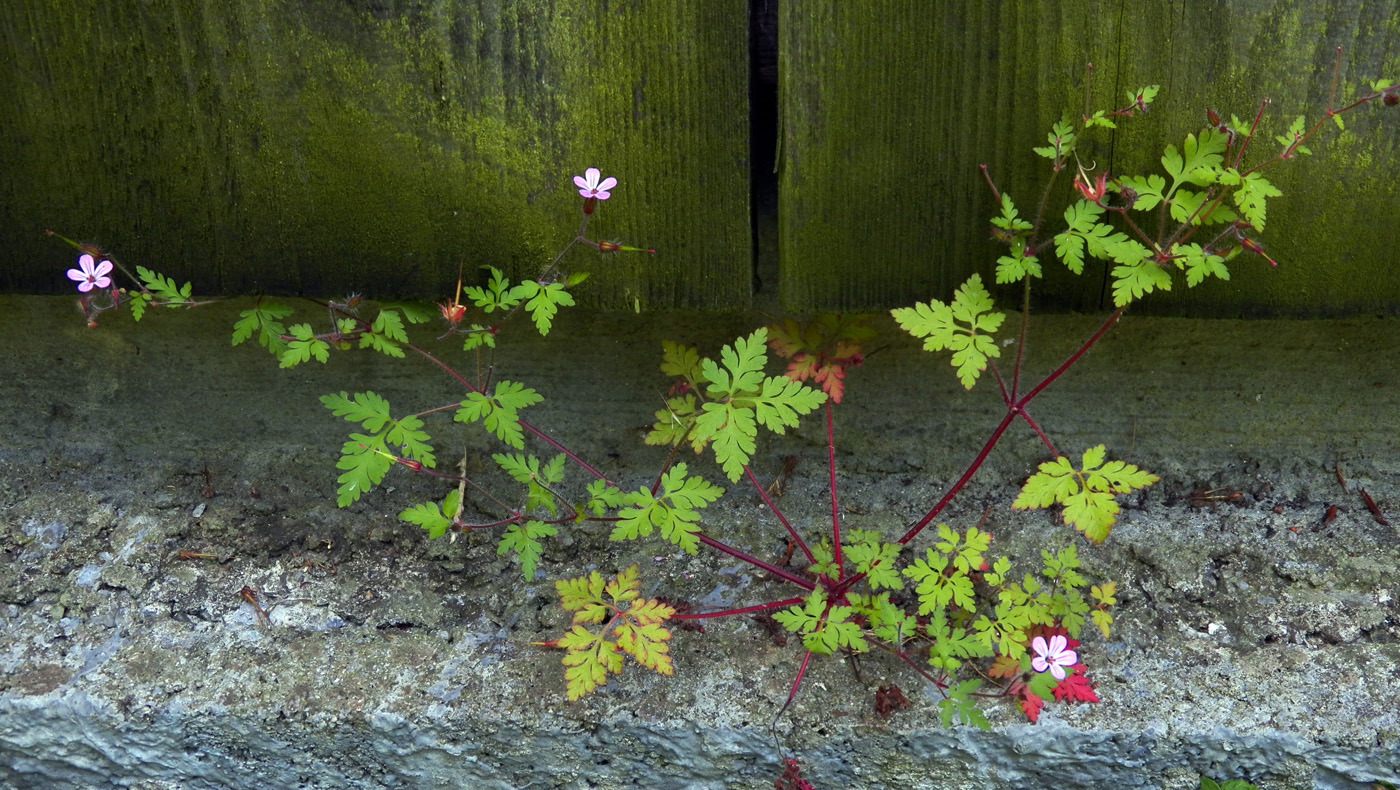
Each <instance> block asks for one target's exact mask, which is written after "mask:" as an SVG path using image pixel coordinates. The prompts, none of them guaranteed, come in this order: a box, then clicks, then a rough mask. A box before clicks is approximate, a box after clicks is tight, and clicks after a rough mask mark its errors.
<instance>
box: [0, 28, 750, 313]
mask: <svg viewBox="0 0 1400 790" xmlns="http://www.w3.org/2000/svg"><path fill="white" fill-rule="evenodd" d="M80 6H81V7H80ZM746 24H747V6H746V4H745V3H744V2H743V1H742V0H706V2H704V3H682V4H677V3H673V2H667V1H665V0H638V1H636V2H623V1H621V0H607V1H601V0H426V1H425V2H412V3H410V2H389V1H384V2H364V1H359V2H336V3H328V2H319V1H317V0H234V1H233V2H229V3H213V4H210V3H202V4H195V3H188V2H183V0H151V1H150V2H137V1H136V0H114V2H102V3H84V4H76V5H75V4H73V3H70V2H60V0H34V2H27V3H23V4H21V7H20V8H19V9H17V10H15V11H14V12H11V13H6V14H4V15H0V99H4V102H3V103H4V105H5V106H6V108H7V110H6V112H5V113H3V114H0V227H3V228H4V231H3V238H0V243H3V248H4V249H3V254H4V257H5V259H6V263H5V266H4V267H3V269H0V287H4V288H5V289H8V290H30V291H57V290H67V288H69V287H70V284H69V283H67V282H66V280H64V278H63V269H64V268H66V267H67V266H70V265H71V256H70V255H69V252H70V251H69V250H67V249H65V248H63V247H62V246H61V245H55V244H54V243H53V242H52V241H49V240H45V239H44V238H43V236H42V232H43V230H44V229H45V228H51V229H53V230H55V231H58V232H60V233H63V234H65V235H68V236H71V237H75V238H80V239H83V240H86V241H90V242H93V243H97V244H100V245H102V246H103V247H104V248H106V249H110V250H111V251H112V252H114V253H116V254H117V255H119V256H121V257H122V260H124V261H125V262H127V263H129V264H133V265H134V264H142V265H146V266H149V267H151V268H154V269H157V270H161V271H165V272H167V273H168V274H170V275H172V276H174V277H176V278H179V279H182V280H183V279H186V278H192V279H194V280H195V283H196V288H197V290H198V291H199V292H202V293H217V292H227V293H240V292H248V291H271V292H293V293H305V294H314V295H321V296H335V295H339V294H343V293H344V292H345V291H348V290H360V291H365V292H368V293H369V294H371V295H373V296H379V295H386V294H396V295H409V296H417V297H427V298H433V297H436V298H443V297H444V296H445V295H450V289H451V287H452V286H453V285H455V282H456V278H457V271H458V267H459V265H464V266H465V267H466V271H467V277H468V280H469V281H471V280H472V279H473V278H478V277H479V276H480V274H481V273H480V270H479V268H478V267H480V266H484V265H493V266H497V267H499V268H502V269H505V270H506V271H508V272H509V273H510V274H511V275H512V276H514V277H517V278H522V277H532V276H535V275H536V274H538V272H539V271H540V270H541V269H542V268H543V267H544V266H545V265H546V264H547V263H548V262H549V260H550V259H551V258H552V256H553V255H554V253H556V252H557V251H558V250H560V249H561V248H562V247H563V246H564V245H565V244H566V243H567V242H568V241H569V239H570V238H572V237H573V235H574V233H575V232H576V231H577V228H578V224H579V219H580V218H581V215H580V212H579V206H580V202H581V201H580V199H579V197H578V194H577V191H576V190H575V189H574V187H573V185H572V182H571V178H572V176H574V175H576V174H579V173H581V172H582V171H583V170H584V168H586V167H589V166H596V167H599V168H601V169H603V170H604V172H605V174H606V175H612V176H615V177H617V178H618V179H619V180H620V185H619V187H618V189H617V190H616V191H615V192H614V198H613V199H612V200H610V201H609V202H607V203H606V204H604V205H602V206H601V207H600V208H599V211H598V214H597V215H595V217H594V218H593V220H592V222H591V224H590V228H589V237H590V238H592V239H595V240H597V239H599V238H602V239H609V240H621V241H623V242H624V243H631V244H638V245H639V246H646V247H656V248H657V249H658V251H659V252H658V255H657V256H655V257H654V258H652V257H651V256H645V255H643V256H633V257H628V256H626V255H618V256H612V257H607V258H604V259H602V260H599V257H598V255H597V254H596V252H594V253H593V254H592V255H589V254H587V251H586V250H583V249H580V250H575V251H573V252H571V253H570V256H571V257H569V258H568V259H566V260H565V263H564V266H565V267H566V268H567V269H570V270H585V271H591V272H593V278H592V279H590V280H589V281H588V282H587V283H585V284H584V285H583V286H581V287H580V288H579V289H578V294H579V297H580V300H581V301H582V302H584V303H587V304H593V305H597V306H612V307H622V306H624V305H625V306H626V307H628V308H629V309H630V308H631V307H633V305H634V304H638V303H640V304H642V305H646V306H652V307H670V306H681V307H708V308H713V307H733V306H742V305H744V304H747V300H748V296H749V291H750V283H751V277H752V272H751V263H750V257H751V256H750V249H751V242H750V230H749V213H748V195H749V191H748V151H747V141H748V123H747V117H746V102H747V79H748V77H747V73H748V54H747V48H746V45H745V41H746Z"/></svg>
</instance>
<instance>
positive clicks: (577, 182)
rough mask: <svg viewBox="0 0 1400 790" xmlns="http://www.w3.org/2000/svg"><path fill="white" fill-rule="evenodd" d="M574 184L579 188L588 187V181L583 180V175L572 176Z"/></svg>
mask: <svg viewBox="0 0 1400 790" xmlns="http://www.w3.org/2000/svg"><path fill="white" fill-rule="evenodd" d="M574 186H576V187H578V188H579V189H588V182H587V181H585V180H584V178H583V176H574Z"/></svg>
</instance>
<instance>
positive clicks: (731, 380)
mask: <svg viewBox="0 0 1400 790" xmlns="http://www.w3.org/2000/svg"><path fill="white" fill-rule="evenodd" d="M767 342H768V328H767V327H759V328H758V329H756V330H754V331H753V333H752V334H750V335H749V336H748V337H741V338H739V339H738V340H735V341H734V345H733V346H725V347H724V348H723V349H721V350H720V360H721V361H722V362H723V363H724V365H723V367H721V366H720V365H717V364H715V362H714V361H713V360H711V359H708V358H706V359H704V360H702V361H701V363H700V369H701V372H702V374H703V375H704V378H705V380H706V381H708V382H709V386H708V387H707V389H706V393H707V394H708V395H709V396H710V397H712V398H725V397H731V396H734V395H736V394H741V393H744V392H754V391H757V390H758V388H759V386H760V385H761V384H762V383H763V363H764V362H766V361H767V359H768V355H767V352H766V345H765V344H766V343H767Z"/></svg>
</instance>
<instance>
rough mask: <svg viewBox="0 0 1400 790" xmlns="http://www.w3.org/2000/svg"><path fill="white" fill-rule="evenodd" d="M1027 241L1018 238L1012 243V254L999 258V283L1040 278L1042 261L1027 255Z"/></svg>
mask: <svg viewBox="0 0 1400 790" xmlns="http://www.w3.org/2000/svg"><path fill="white" fill-rule="evenodd" d="M1025 250H1026V240H1025V239H1024V238H1017V239H1016V240H1015V241H1013V242H1012V243H1011V254H1009V255H1003V256H1001V257H1000V258H997V283H998V284H1000V285H1005V284H1006V283H1015V282H1020V281H1021V280H1024V279H1026V278H1027V277H1039V276H1041V272H1040V261H1039V259H1037V258H1036V257H1035V256H1034V255H1027V254H1026V253H1025Z"/></svg>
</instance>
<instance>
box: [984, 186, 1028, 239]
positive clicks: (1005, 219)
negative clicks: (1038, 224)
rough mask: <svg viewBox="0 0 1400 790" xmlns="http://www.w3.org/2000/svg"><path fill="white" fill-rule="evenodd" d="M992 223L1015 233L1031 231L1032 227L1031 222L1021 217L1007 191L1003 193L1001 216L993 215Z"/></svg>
mask: <svg viewBox="0 0 1400 790" xmlns="http://www.w3.org/2000/svg"><path fill="white" fill-rule="evenodd" d="M992 225H994V226H996V227H998V228H1001V229H1002V230H1004V231H1007V232H1008V233H1010V234H1013V235H1014V234H1020V233H1024V232H1025V231H1029V230H1030V229H1031V227H1032V226H1031V223H1029V222H1026V221H1025V220H1023V219H1021V218H1020V213H1019V212H1018V211H1017V210H1016V204H1014V203H1012V202H1011V196H1010V195H1008V194H1006V193H1005V192H1003V193H1001V216H999V217H992Z"/></svg>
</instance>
